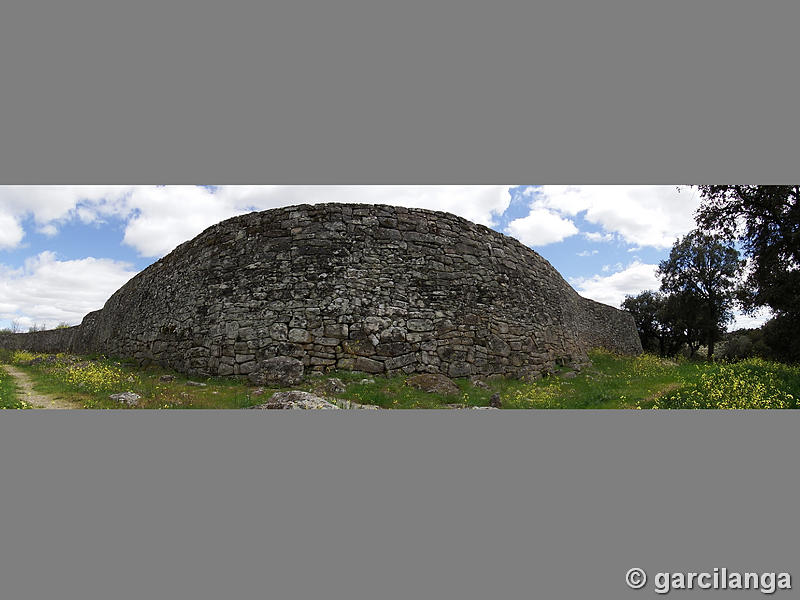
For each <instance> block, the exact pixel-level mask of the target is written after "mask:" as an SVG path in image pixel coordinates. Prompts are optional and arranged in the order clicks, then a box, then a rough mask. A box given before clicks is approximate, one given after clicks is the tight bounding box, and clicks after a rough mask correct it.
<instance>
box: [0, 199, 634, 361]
mask: <svg viewBox="0 0 800 600" xmlns="http://www.w3.org/2000/svg"><path fill="white" fill-rule="evenodd" d="M9 337H13V339H9ZM0 344H3V345H5V346H16V347H29V348H31V349H36V350H41V351H56V350H57V349H62V350H72V351H75V352H83V353H86V352H102V353H105V354H109V355H115V356H127V357H133V358H136V359H138V360H139V361H141V362H143V363H146V362H155V363H158V364H161V365H163V366H167V367H171V368H174V369H176V370H178V371H181V372H186V373H189V374H193V375H250V374H252V373H254V372H257V371H258V369H259V366H260V364H261V363H262V362H263V361H264V360H265V359H269V358H272V357H276V356H285V357H293V358H296V359H298V360H299V361H301V362H302V363H303V364H304V366H305V368H306V369H307V370H317V371H321V370H326V369H333V368H339V369H348V370H357V371H364V372H368V373H389V374H391V373H397V372H405V373H412V372H431V373H445V374H447V375H450V376H453V377H458V376H466V375H478V374H480V375H492V374H504V375H510V376H523V375H528V374H530V375H535V374H537V373H540V372H542V371H544V370H547V369H552V368H553V367H554V365H555V364H556V363H584V362H586V360H587V355H586V352H587V350H588V349H590V348H592V347H594V346H603V347H606V348H609V349H611V350H616V351H620V352H625V353H637V352H641V345H640V343H639V338H638V335H637V333H636V328H635V325H634V322H633V318H632V317H631V315H630V314H628V313H626V312H623V311H620V310H617V309H615V308H612V307H610V306H606V305H603V304H599V303H597V302H593V301H591V300H587V299H585V298H582V297H581V296H579V295H578V294H577V293H576V292H575V291H574V290H573V289H572V288H571V287H570V286H569V285H568V284H567V283H566V281H564V279H563V278H562V277H561V276H560V275H559V273H558V272H557V271H556V270H555V269H554V268H553V267H552V266H551V265H550V263H548V262H547V261H546V260H545V259H543V258H542V257H541V256H540V255H539V254H537V253H536V252H534V251H533V250H531V249H530V248H528V247H526V246H524V245H523V244H521V243H520V242H518V241H517V240H515V239H513V238H510V237H507V236H504V235H502V234H500V233H497V232H495V231H492V230H490V229H488V228H486V227H484V226H481V225H476V224H474V223H471V222H469V221H467V220H465V219H462V218H460V217H456V216H454V215H451V214H448V213H442V212H434V211H428V210H422V209H411V208H401V207H392V206H375V205H363V204H318V205H313V206H312V205H301V206H293V207H288V208H281V209H275V210H268V211H263V212H257V213H250V214H246V215H242V216H239V217H234V218H232V219H228V220H227V221H223V222H222V223H219V224H217V225H215V226H213V227H210V228H209V229H207V230H206V231H204V232H203V233H201V234H200V235H199V236H197V237H196V238H194V239H192V240H190V241H188V242H186V243H184V244H182V245H180V246H178V247H177V248H176V249H175V250H174V251H173V252H171V253H170V254H169V255H167V256H165V257H164V258H162V259H161V260H159V261H158V262H156V263H155V264H153V265H151V266H150V267H148V268H147V269H145V270H144V271H142V272H141V273H139V274H138V275H136V276H135V277H134V278H133V279H131V280H130V281H129V282H128V283H127V284H125V285H124V286H123V287H122V288H120V289H119V290H118V291H117V292H116V293H115V294H114V295H113V296H112V297H111V298H110V299H109V300H108V302H107V303H106V305H105V306H104V307H103V309H102V310H100V311H96V312H94V313H90V314H89V315H87V316H86V318H85V319H84V320H83V322H82V323H81V325H80V326H78V327H74V328H70V329H68V330H57V331H55V332H38V333H33V334H16V335H14V336H5V339H3V340H0Z"/></svg>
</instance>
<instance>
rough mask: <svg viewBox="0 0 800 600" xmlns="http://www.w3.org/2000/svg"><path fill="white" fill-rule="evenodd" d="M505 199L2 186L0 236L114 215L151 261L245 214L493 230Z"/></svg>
mask: <svg viewBox="0 0 800 600" xmlns="http://www.w3.org/2000/svg"><path fill="white" fill-rule="evenodd" d="M510 201H511V196H510V194H509V192H508V186H471V185H470V186H454V185H439V186H220V187H218V188H216V189H214V190H210V189H208V188H204V187H200V186H166V187H163V186H105V187H104V186H9V187H0V214H5V215H6V221H7V222H6V225H7V227H4V228H3V231H4V232H6V230H7V231H9V232H12V233H13V234H14V235H12V234H11V233H4V234H0V236H2V237H0V247H1V246H3V245H5V246H6V247H14V246H17V245H18V244H19V243H20V242H21V240H22V234H21V232H22V229H21V227H20V221H21V219H23V218H24V217H25V216H29V215H30V216H32V217H33V218H34V220H35V222H36V223H37V225H38V227H39V230H40V231H41V232H43V233H47V234H48V235H54V234H55V233H56V230H57V227H58V225H59V224H61V223H63V222H65V221H67V220H69V219H79V220H80V221H82V222H84V223H93V222H97V221H101V220H103V219H104V218H107V217H111V216H114V217H118V218H121V219H123V220H125V221H126V222H127V226H126V229H125V235H124V243H126V244H128V245H130V246H132V247H134V248H135V249H136V250H137V251H138V252H139V253H140V254H141V255H142V256H148V257H158V256H162V255H164V254H166V253H167V252H169V251H170V250H172V249H173V248H174V247H175V246H177V245H178V244H180V243H182V242H185V241H186V240H188V239H191V238H192V237H194V236H195V235H197V234H198V233H200V232H201V231H203V229H205V228H207V227H209V226H211V225H213V224H215V223H218V222H219V221H221V220H223V219H226V218H229V217H233V216H236V215H239V214H242V213H245V212H249V211H251V210H265V209H269V208H278V207H282V206H289V205H292V204H316V203H320V202H366V203H372V204H392V205H397V206H407V207H420V208H428V209H431V210H442V211H446V212H451V213H455V214H457V215H460V216H462V217H464V218H466V219H469V220H470V221H474V222H477V223H481V224H483V225H487V226H494V225H496V220H497V217H498V216H499V215H501V214H502V213H503V212H505V210H506V209H507V208H508V205H509V203H510ZM0 224H1V223H0Z"/></svg>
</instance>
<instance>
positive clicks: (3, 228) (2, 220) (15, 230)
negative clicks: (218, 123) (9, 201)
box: [0, 212, 25, 248]
mask: <svg viewBox="0 0 800 600" xmlns="http://www.w3.org/2000/svg"><path fill="white" fill-rule="evenodd" d="M24 236H25V232H24V231H23V230H22V225H20V224H19V220H18V219H17V218H16V217H15V216H14V215H11V214H8V213H3V212H0V248H14V247H16V246H18V245H19V243H20V242H21V241H22V238H23V237H24Z"/></svg>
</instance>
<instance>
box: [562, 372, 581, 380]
mask: <svg viewBox="0 0 800 600" xmlns="http://www.w3.org/2000/svg"><path fill="white" fill-rule="evenodd" d="M576 376H577V373H575V371H567V372H566V373H562V374H561V377H562V378H563V379H575V377H576Z"/></svg>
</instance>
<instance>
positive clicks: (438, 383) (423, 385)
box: [406, 373, 461, 395]
mask: <svg viewBox="0 0 800 600" xmlns="http://www.w3.org/2000/svg"><path fill="white" fill-rule="evenodd" d="M406 385H410V386H411V387H413V388H416V389H418V390H422V391H423V392H428V393H429V394H444V395H452V394H460V393H461V390H460V389H459V387H458V386H457V385H456V384H455V382H454V381H453V380H452V379H450V378H449V377H445V376H444V375H440V374H438V373H423V374H422V375H414V376H413V377H409V378H408V379H406Z"/></svg>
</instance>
